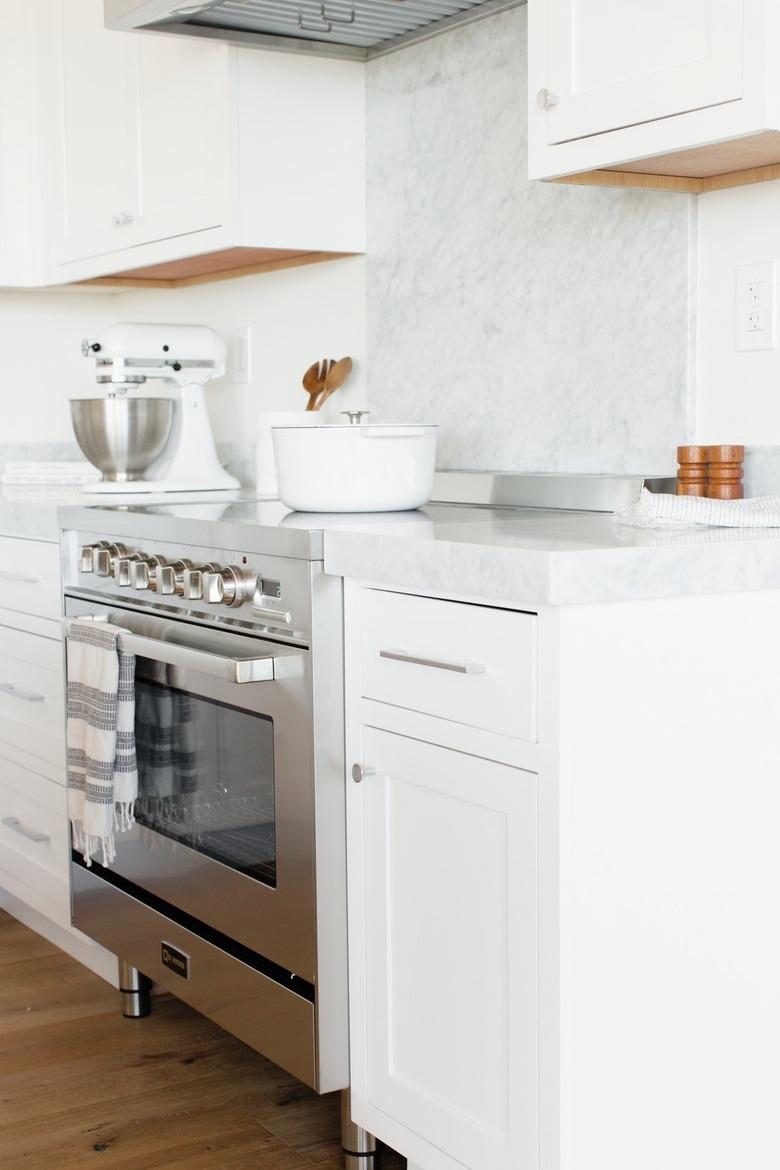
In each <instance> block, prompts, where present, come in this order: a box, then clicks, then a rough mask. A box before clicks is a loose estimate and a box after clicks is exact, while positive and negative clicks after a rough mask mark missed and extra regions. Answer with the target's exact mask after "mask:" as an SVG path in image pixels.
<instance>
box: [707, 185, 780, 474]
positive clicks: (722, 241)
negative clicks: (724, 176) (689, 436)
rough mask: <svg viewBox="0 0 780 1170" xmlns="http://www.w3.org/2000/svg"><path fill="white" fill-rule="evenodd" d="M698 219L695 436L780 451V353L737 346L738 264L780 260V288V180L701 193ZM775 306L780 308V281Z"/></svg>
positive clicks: (779, 280) (779, 273) (779, 277)
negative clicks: (748, 349)
mask: <svg viewBox="0 0 780 1170" xmlns="http://www.w3.org/2000/svg"><path fill="white" fill-rule="evenodd" d="M698 221H699V241H698V257H699V260H698V264H699V281H698V283H699V304H698V321H699V326H698V329H699V334H698V343H697V352H698V396H697V397H698V403H697V419H696V438H697V439H698V440H699V441H700V442H703V443H746V444H750V445H753V444H759V445H770V446H774V445H780V348H778V349H774V350H763V351H756V352H749V353H743V352H738V351H737V349H736V346H735V330H736V326H735V299H736V294H735V288H736V273H735V269H736V268H737V266H738V265H742V264H753V263H758V262H763V261H766V260H774V261H777V264H778V282H780V182H772V183H755V184H753V185H752V186H748V187H735V188H732V189H731V190H729V191H712V192H710V193H709V194H707V195H701V196H699V215H698ZM777 300H778V308H780V283H778V286H777ZM778 320H779V321H780V316H779V317H778ZM778 344H779V345H780V329H778ZM779 482H780V481H779Z"/></svg>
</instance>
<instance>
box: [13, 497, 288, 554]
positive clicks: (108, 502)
mask: <svg viewBox="0 0 780 1170" xmlns="http://www.w3.org/2000/svg"><path fill="white" fill-rule="evenodd" d="M249 497H251V498H252V499H253V500H254V499H256V498H257V496H256V493H255V492H254V491H251V492H248V493H247V492H241V491H236V492H181V493H177V494H166V495H156V496H155V495H151V494H143V495H140V494H137V493H136V494H134V495H127V496H118V495H111V496H96V495H89V494H88V493H87V492H83V491H74V490H73V489H68V488H65V487H63V488H60V489H57V488H53V487H47V488H43V489H39V488H35V487H32V488H27V487H12V488H11V487H5V488H2V489H0V536H16V537H20V538H21V539H24V540H43V541H47V542H50V543H52V544H56V543H57V542H58V541H59V539H60V525H61V517H60V512H61V509H65V508H67V509H69V510H70V509H77V510H78V511H79V512H80V511H81V509H85V508H89V509H90V510H91V509H94V508H99V509H104V508H111V509H115V510H120V511H121V512H123V513H124V512H127V511H129V510H131V509H136V508H140V509H141V510H142V511H147V510H149V511H151V510H153V509H155V508H157V509H159V510H160V511H165V510H166V509H170V508H176V507H182V508H183V507H187V506H197V505H203V508H204V510H205V509H207V508H210V509H211V514H212V515H214V516H217V515H219V514H221V512H222V511H223V510H224V509H225V508H227V507H228V506H229V505H231V504H241V503H243V502H245V499H246V498H249ZM274 506H275V507H276V508H277V509H280V508H281V511H282V512H286V511H287V509H286V508H282V506H281V505H280V504H279V503H278V501H275V502H274ZM74 514H78V513H74Z"/></svg>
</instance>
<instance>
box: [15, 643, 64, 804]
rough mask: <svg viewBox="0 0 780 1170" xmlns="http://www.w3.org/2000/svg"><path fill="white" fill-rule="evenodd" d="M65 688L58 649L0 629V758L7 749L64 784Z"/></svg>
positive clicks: (56, 644)
mask: <svg viewBox="0 0 780 1170" xmlns="http://www.w3.org/2000/svg"><path fill="white" fill-rule="evenodd" d="M64 686H65V684H64V672H63V663H62V645H61V643H59V642H53V641H51V640H50V639H49V638H40V637H38V636H37V635H36V634H28V633H23V632H22V631H20V630H11V629H8V628H7V627H5V626H0V754H1V753H2V743H8V744H11V745H12V746H13V747H14V748H17V749H18V750H20V751H23V752H24V753H25V754H27V755H29V756H30V759H31V761H32V760H34V759H36V758H41V759H43V760H46V761H47V762H48V763H50V764H53V765H55V766H56V767H57V768H59V769H61V772H62V783H64V782H65V709H64V707H65V692H64ZM32 766H33V767H34V764H33V765H32Z"/></svg>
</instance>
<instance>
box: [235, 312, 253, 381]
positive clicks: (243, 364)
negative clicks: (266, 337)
mask: <svg viewBox="0 0 780 1170" xmlns="http://www.w3.org/2000/svg"><path fill="white" fill-rule="evenodd" d="M232 358H233V360H232V363H231V365H232V368H233V383H234V385H236V386H243V385H247V384H248V383H249V382H251V381H252V327H251V326H250V325H244V327H243V328H242V329H236V330H234V332H233V355H232Z"/></svg>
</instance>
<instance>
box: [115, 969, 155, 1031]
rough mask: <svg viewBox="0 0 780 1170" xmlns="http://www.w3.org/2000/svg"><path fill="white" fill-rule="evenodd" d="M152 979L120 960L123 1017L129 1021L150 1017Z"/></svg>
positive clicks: (120, 990)
mask: <svg viewBox="0 0 780 1170" xmlns="http://www.w3.org/2000/svg"><path fill="white" fill-rule="evenodd" d="M151 986H152V981H151V979H147V977H146V976H145V975H142V974H141V972H140V971H139V970H138V968H137V967H133V966H131V965H130V963H126V962H125V961H124V959H119V992H120V994H121V996H122V1015H123V1016H125V1018H126V1019H128V1020H140V1019H143V1017H144V1016H148V1015H149V1009H150V999H151V996H150V990H151Z"/></svg>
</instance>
